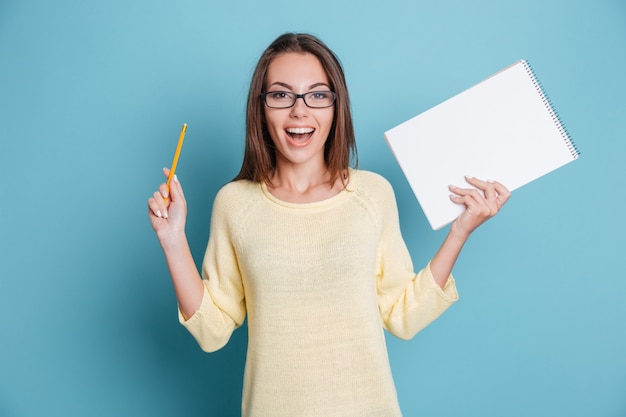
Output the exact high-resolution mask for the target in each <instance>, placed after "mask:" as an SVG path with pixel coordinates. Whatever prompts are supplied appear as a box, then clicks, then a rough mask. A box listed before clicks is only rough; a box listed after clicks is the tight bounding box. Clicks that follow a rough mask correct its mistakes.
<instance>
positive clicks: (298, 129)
mask: <svg viewBox="0 0 626 417" xmlns="http://www.w3.org/2000/svg"><path fill="white" fill-rule="evenodd" d="M314 130H315V129H313V128H312V127H290V128H288V129H287V132H289V133H293V134H295V135H303V134H305V133H312V132H313V131H314Z"/></svg>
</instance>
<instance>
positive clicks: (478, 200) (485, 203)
mask: <svg viewBox="0 0 626 417" xmlns="http://www.w3.org/2000/svg"><path fill="white" fill-rule="evenodd" d="M465 180H466V181H467V182H468V183H469V184H471V185H473V186H474V187H476V188H460V187H456V186H452V185H451V186H450V191H451V192H453V193H454V194H451V195H450V200H452V201H453V202H455V203H457V204H464V205H465V211H464V212H463V213H462V214H461V215H460V216H459V217H458V218H457V219H456V220H455V221H454V223H453V224H452V226H451V228H452V229H454V230H455V231H457V232H460V233H462V234H465V235H469V234H471V233H472V232H473V231H474V230H476V228H477V227H478V226H480V225H481V224H483V223H484V222H486V221H487V220H489V219H490V218H492V217H493V216H495V215H496V214H498V212H499V211H500V209H501V208H502V206H503V205H504V204H505V203H506V202H507V200H508V199H509V197H510V196H511V192H510V191H509V190H508V189H507V188H506V187H505V186H504V185H502V184H500V183H499V182H497V181H482V180H479V179H477V178H473V177H465Z"/></svg>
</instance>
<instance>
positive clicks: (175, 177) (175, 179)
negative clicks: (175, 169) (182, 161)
mask: <svg viewBox="0 0 626 417" xmlns="http://www.w3.org/2000/svg"><path fill="white" fill-rule="evenodd" d="M174 181H176V182H178V177H177V176H176V174H174Z"/></svg>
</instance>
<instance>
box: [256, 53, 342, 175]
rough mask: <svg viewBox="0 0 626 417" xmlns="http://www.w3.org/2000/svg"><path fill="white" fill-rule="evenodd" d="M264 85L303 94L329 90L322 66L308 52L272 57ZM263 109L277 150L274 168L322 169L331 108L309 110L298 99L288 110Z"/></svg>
mask: <svg viewBox="0 0 626 417" xmlns="http://www.w3.org/2000/svg"><path fill="white" fill-rule="evenodd" d="M265 85H266V86H267V90H266V91H267V92H276V91H284V92H289V93H295V94H305V93H309V92H313V91H329V90H330V85H329V82H328V77H327V76H326V72H325V71H324V68H323V67H322V64H321V63H320V61H319V60H318V59H317V57H315V56H314V55H312V54H309V53H286V54H282V55H279V56H277V57H276V58H274V60H273V61H272V62H271V63H270V65H269V67H268V71H267V78H266V83H265ZM264 109H265V120H266V123H267V129H268V131H269V134H270V136H271V138H272V141H273V142H274V146H275V148H276V165H277V168H281V167H287V166H294V165H297V166H303V165H308V166H310V167H311V168H319V169H323V168H324V166H325V162H324V144H325V143H326V140H327V139H328V135H329V133H330V129H331V127H332V123H333V115H334V105H332V106H330V107H326V108H310V107H308V106H307V105H306V104H305V103H304V100H303V99H301V98H298V99H297V100H296V103H295V105H294V106H293V107H290V108H278V109H277V108H269V107H267V106H264Z"/></svg>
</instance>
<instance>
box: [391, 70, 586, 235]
mask: <svg viewBox="0 0 626 417" xmlns="http://www.w3.org/2000/svg"><path fill="white" fill-rule="evenodd" d="M385 139H386V141H387V143H388V145H389V146H390V148H391V150H392V152H393V154H394V156H395V158H396V159H397V161H398V163H399V165H400V167H401V168H402V171H403V173H404V175H405V176H406V178H407V180H408V182H409V184H410V186H411V188H412V190H413V192H414V193H415V196H416V197H417V200H418V202H419V203H420V206H421V207H422V210H423V211H424V214H425V215H426V217H427V219H428V222H429V223H430V226H431V227H432V228H433V229H434V230H437V229H440V228H442V227H444V226H446V225H447V224H449V223H450V222H452V221H453V220H454V219H456V218H457V217H458V216H459V214H461V213H462V212H463V210H464V208H465V207H464V206H462V205H459V204H455V203H453V202H452V201H450V198H449V195H450V191H449V189H448V185H450V184H452V185H456V186H459V187H464V188H465V187H470V186H469V184H468V183H467V182H466V181H465V179H464V176H465V175H471V176H474V177H476V178H480V179H484V180H489V179H491V180H497V181H499V182H501V183H502V184H504V185H505V186H506V187H507V188H508V189H509V190H511V191H513V190H515V189H517V188H519V187H521V186H523V185H525V184H527V183H529V182H531V181H534V180H535V179H537V178H539V177H541V176H543V175H545V174H547V173H549V172H551V171H553V170H555V169H557V168H559V167H561V166H563V165H565V164H567V163H569V162H571V161H574V160H575V159H577V158H578V156H579V152H578V149H577V148H576V146H575V145H574V143H573V141H572V140H571V138H570V136H569V134H568V133H567V131H566V130H565V128H564V127H563V124H562V123H561V121H560V120H559V117H558V116H557V113H556V111H555V110H554V108H553V106H552V104H551V103H550V102H549V101H548V99H547V97H546V94H545V93H544V91H543V89H542V87H541V85H540V84H539V82H538V81H537V78H536V77H535V74H534V72H533V70H532V69H531V67H530V65H529V64H528V62H526V61H524V60H521V61H518V62H516V63H515V64H513V65H511V66H509V67H507V68H505V69H503V70H501V71H499V72H497V73H496V74H494V75H492V76H491V77H489V78H487V79H486V80H484V81H482V82H480V83H478V84H476V85H474V86H473V87H471V88H469V89H467V90H465V91H463V92H462V93H460V94H458V95H456V96H454V97H452V98H450V99H448V100H446V101H444V102H443V103H441V104H439V105H437V106H435V107H433V108H431V109H429V110H427V111H425V112H423V113H421V114H419V115H417V116H415V117H413V118H412V119H409V120H407V121H406V122H404V123H402V124H400V125H398V126H396V127H394V128H392V129H390V130H388V131H387V132H385Z"/></svg>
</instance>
